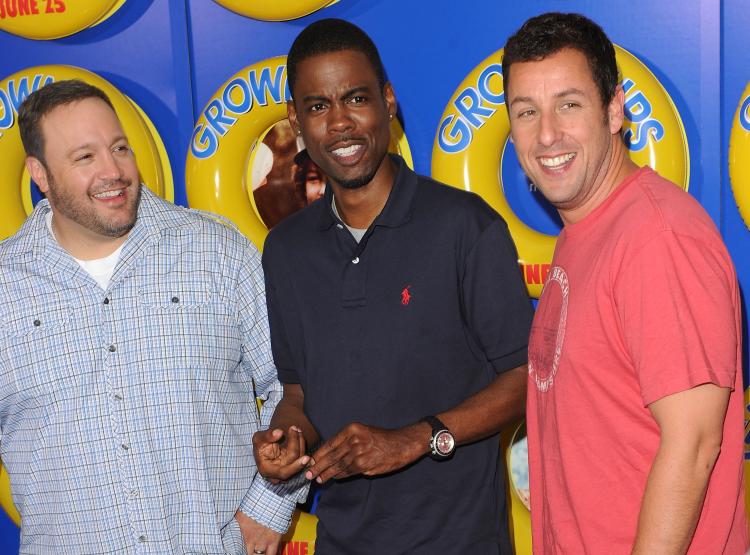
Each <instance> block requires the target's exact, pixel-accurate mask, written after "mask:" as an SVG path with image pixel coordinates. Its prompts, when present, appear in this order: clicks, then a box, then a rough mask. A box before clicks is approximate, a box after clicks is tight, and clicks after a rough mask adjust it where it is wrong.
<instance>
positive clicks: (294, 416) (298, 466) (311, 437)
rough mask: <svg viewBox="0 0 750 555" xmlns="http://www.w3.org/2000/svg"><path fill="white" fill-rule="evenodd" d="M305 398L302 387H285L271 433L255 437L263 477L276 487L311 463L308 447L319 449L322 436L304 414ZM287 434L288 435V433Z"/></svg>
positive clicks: (263, 432)
mask: <svg viewBox="0 0 750 555" xmlns="http://www.w3.org/2000/svg"><path fill="white" fill-rule="evenodd" d="M304 401H305V394H304V392H303V391H302V387H301V386H300V385H299V384H284V397H283V399H281V401H280V402H279V404H278V405H277V407H276V411H275V412H274V414H273V418H272V420H271V426H270V428H269V429H268V430H264V431H260V432H256V433H255V435H253V454H254V455H255V462H256V464H257V465H258V471H259V472H260V474H261V476H263V477H265V478H267V479H269V480H270V481H271V482H272V483H278V482H280V481H283V480H288V479H289V478H291V477H292V476H294V475H295V474H297V473H298V472H299V471H300V470H302V469H303V468H304V466H305V465H306V464H307V463H308V462H309V460H310V457H308V456H307V455H305V451H306V445H316V444H317V443H318V441H319V437H318V432H317V431H316V430H315V428H314V427H313V425H312V424H311V423H310V420H309V419H308V418H307V416H306V415H305V413H304V411H303V406H304ZM284 430H286V433H284Z"/></svg>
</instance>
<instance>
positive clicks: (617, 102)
mask: <svg viewBox="0 0 750 555" xmlns="http://www.w3.org/2000/svg"><path fill="white" fill-rule="evenodd" d="M607 123H608V125H609V132H610V133H611V134H612V135H615V134H617V133H619V132H620V130H621V129H622V126H623V124H624V123H625V91H623V90H622V86H620V85H617V87H616V88H615V94H614V96H613V97H612V100H610V101H609V106H607Z"/></svg>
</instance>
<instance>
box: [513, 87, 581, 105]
mask: <svg viewBox="0 0 750 555" xmlns="http://www.w3.org/2000/svg"><path fill="white" fill-rule="evenodd" d="M565 96H586V93H585V92H583V91H582V90H581V89H576V88H575V87H571V88H569V89H565V90H562V91H560V92H558V93H555V98H563V97H565ZM518 102H528V103H530V104H531V103H533V100H532V98H531V97H530V96H517V97H516V98H514V99H513V100H512V101H511V103H510V106H513V105H514V104H517V103H518Z"/></svg>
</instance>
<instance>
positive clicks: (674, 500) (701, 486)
mask: <svg viewBox="0 0 750 555" xmlns="http://www.w3.org/2000/svg"><path fill="white" fill-rule="evenodd" d="M718 454H719V445H718V444H715V445H705V446H701V447H692V448H691V447H690V446H687V445H681V446H676V447H672V448H670V447H665V446H661V447H660V448H659V451H658V452H657V454H656V457H655V458H654V462H653V465H652V466H651V472H650V473H649V477H648V481H647V483H646V489H645V492H644V495H643V501H642V502H641V511H640V515H639V518H638V532H637V535H636V540H635V545H634V547H633V554H634V555H641V554H648V553H660V554H661V553H663V554H665V555H668V554H682V553H685V552H686V551H687V549H688V547H689V546H690V542H691V540H692V537H693V532H694V531H695V527H696V524H697V522H698V518H699V516H700V513H701V508H702V506H703V499H704V497H705V495H706V488H707V485H708V480H709V478H710V476H711V472H712V470H713V467H714V463H715V462H716V458H717V457H718Z"/></svg>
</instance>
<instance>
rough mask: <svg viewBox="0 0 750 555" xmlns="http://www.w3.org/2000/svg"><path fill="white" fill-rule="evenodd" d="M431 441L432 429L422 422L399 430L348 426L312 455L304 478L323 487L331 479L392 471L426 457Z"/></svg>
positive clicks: (357, 425) (358, 425)
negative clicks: (423, 456) (310, 463)
mask: <svg viewBox="0 0 750 555" xmlns="http://www.w3.org/2000/svg"><path fill="white" fill-rule="evenodd" d="M429 438H430V427H429V426H428V425H427V424H425V423H423V422H421V423H419V424H414V425H411V426H407V427H405V428H400V429H397V430H385V429H383V428H375V427H372V426H365V425H364V424H357V423H354V424H349V425H348V426H347V427H346V428H344V429H343V430H341V431H340V432H339V433H338V434H336V435H335V436H334V437H332V438H331V439H330V440H329V441H327V442H326V443H324V444H323V445H322V446H321V447H320V448H319V449H318V450H317V451H316V452H315V453H313V456H312V465H311V466H310V467H309V468H308V470H307V472H306V473H305V477H306V478H307V479H308V480H316V481H317V482H318V483H320V484H323V483H325V482H327V481H328V480H330V479H331V478H337V479H339V478H346V477H348V476H354V475H355V474H364V475H365V476H377V475H378V474H386V473H388V472H393V471H394V470H398V469H400V468H403V467H405V466H406V465H408V464H411V463H412V462H414V461H416V460H417V459H418V458H419V457H421V456H422V455H424V454H425V453H426V452H427V447H428V443H429Z"/></svg>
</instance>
